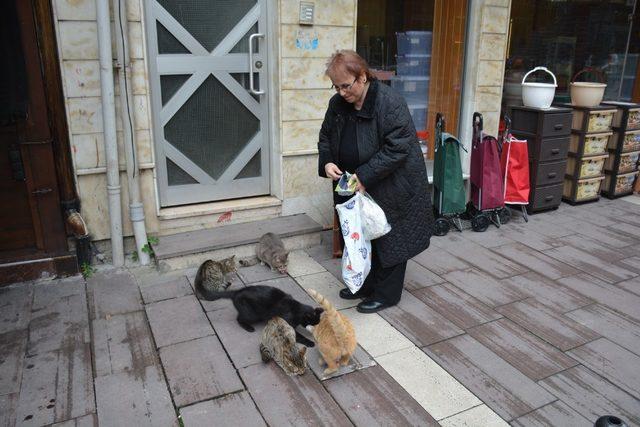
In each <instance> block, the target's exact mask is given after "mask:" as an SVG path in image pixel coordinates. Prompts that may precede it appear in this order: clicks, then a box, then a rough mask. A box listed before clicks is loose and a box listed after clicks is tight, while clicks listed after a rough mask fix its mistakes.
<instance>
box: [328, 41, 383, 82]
mask: <svg viewBox="0 0 640 427" xmlns="http://www.w3.org/2000/svg"><path fill="white" fill-rule="evenodd" d="M339 67H344V69H345V70H346V71H347V72H348V73H349V74H351V75H353V76H354V77H360V75H361V74H362V73H364V74H365V75H366V76H367V79H369V80H374V79H375V76H374V75H373V73H372V72H371V70H370V69H369V64H367V61H365V60H364V58H363V57H361V56H360V55H358V54H357V53H356V52H354V51H353V50H348V49H343V50H338V51H337V52H336V53H334V54H333V55H331V58H329V60H328V61H327V70H326V71H325V72H324V73H325V75H327V76H328V77H331V75H332V74H333V73H334V72H335V71H336V70H337V69H338V68H339Z"/></svg>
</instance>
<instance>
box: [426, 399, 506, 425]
mask: <svg viewBox="0 0 640 427" xmlns="http://www.w3.org/2000/svg"><path fill="white" fill-rule="evenodd" d="M438 422H439V423H440V425H441V426H442V427H466V426H469V427H471V426H483V427H508V426H509V424H507V422H506V421H505V420H503V419H502V418H500V417H499V416H498V414H496V413H495V412H493V411H492V410H491V408H489V407H488V406H487V405H484V404H483V405H479V406H475V407H473V408H471V409H467V410H466V411H463V412H460V413H458V414H455V415H452V416H450V417H447V418H445V419H443V420H439V421H438Z"/></svg>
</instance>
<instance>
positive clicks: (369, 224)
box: [357, 193, 391, 240]
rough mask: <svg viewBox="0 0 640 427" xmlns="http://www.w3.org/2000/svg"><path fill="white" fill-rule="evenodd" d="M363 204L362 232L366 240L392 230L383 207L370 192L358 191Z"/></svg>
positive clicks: (361, 211) (361, 212) (361, 214)
mask: <svg viewBox="0 0 640 427" xmlns="http://www.w3.org/2000/svg"><path fill="white" fill-rule="evenodd" d="M357 196H358V200H359V202H360V204H361V209H360V216H361V217H362V234H363V236H364V238H365V239H366V240H374V239H377V238H378V237H382V236H384V235H385V234H387V233H388V232H390V231H391V225H389V223H388V222H387V216H386V215H385V214H384V211H383V210H382V208H381V207H380V206H379V205H378V204H377V203H376V202H375V200H373V199H372V198H371V196H370V195H369V193H364V194H362V193H358V194H357Z"/></svg>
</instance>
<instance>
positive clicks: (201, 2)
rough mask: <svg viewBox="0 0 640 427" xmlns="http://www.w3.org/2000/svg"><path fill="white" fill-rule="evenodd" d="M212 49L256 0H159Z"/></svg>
mask: <svg viewBox="0 0 640 427" xmlns="http://www.w3.org/2000/svg"><path fill="white" fill-rule="evenodd" d="M158 3H160V4H161V5H162V7H164V8H165V9H166V10H167V12H169V13H170V14H171V15H172V16H173V17H174V18H175V19H176V21H178V22H179V23H180V24H181V25H182V26H183V27H184V28H185V29H186V30H187V31H189V32H190V33H191V35H192V36H193V37H194V38H195V39H196V40H198V41H199V42H200V44H201V45H202V46H204V48H205V49H207V50H208V51H209V52H211V51H212V50H213V49H214V48H215V47H216V46H217V45H218V43H220V41H222V39H224V38H225V36H226V35H227V34H228V33H229V31H231V30H232V29H233V27H235V26H236V24H237V23H238V22H239V21H240V20H241V19H242V18H243V17H244V16H245V15H246V14H247V12H249V10H251V8H252V7H253V6H254V5H255V4H256V0H158Z"/></svg>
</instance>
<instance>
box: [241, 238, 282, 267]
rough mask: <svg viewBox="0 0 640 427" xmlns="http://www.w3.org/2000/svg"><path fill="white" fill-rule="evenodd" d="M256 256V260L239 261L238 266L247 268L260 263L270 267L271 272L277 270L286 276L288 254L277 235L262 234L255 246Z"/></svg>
mask: <svg viewBox="0 0 640 427" xmlns="http://www.w3.org/2000/svg"><path fill="white" fill-rule="evenodd" d="M256 256H257V257H258V259H253V260H241V261H240V265H242V266H245V267H248V266H250V265H256V264H257V263H258V262H260V263H264V264H267V265H268V266H269V267H271V270H278V271H279V272H280V273H281V274H287V263H288V262H289V252H287V250H286V249H285V248H284V243H282V240H281V239H280V237H278V236H277V235H275V234H273V233H266V234H264V235H263V236H262V237H261V238H260V241H259V242H258V244H257V245H256Z"/></svg>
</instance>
